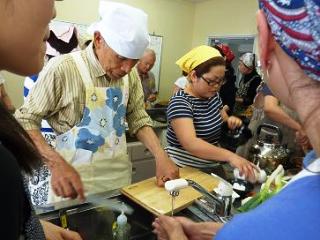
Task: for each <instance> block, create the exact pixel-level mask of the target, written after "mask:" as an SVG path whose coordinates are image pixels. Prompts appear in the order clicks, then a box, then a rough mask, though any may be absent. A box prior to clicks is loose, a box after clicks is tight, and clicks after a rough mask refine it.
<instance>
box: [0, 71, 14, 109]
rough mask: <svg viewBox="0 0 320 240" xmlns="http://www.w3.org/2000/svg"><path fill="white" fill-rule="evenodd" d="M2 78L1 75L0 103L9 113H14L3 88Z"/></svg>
mask: <svg viewBox="0 0 320 240" xmlns="http://www.w3.org/2000/svg"><path fill="white" fill-rule="evenodd" d="M4 81H5V80H4V77H3V75H2V74H0V102H1V103H2V104H3V105H4V107H5V108H7V110H8V111H9V112H10V113H14V111H15V110H16V109H15V107H14V105H13V104H12V101H11V98H10V97H9V95H8V93H7V91H6V89H5V87H4Z"/></svg>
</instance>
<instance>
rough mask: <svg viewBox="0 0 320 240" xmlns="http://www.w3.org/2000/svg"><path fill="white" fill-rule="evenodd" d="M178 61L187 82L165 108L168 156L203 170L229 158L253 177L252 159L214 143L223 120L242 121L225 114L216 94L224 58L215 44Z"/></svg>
mask: <svg viewBox="0 0 320 240" xmlns="http://www.w3.org/2000/svg"><path fill="white" fill-rule="evenodd" d="M177 64H178V65H179V66H180V68H181V69H182V70H183V71H185V72H186V73H188V76H187V78H188V80H189V84H187V86H186V87H185V89H181V90H179V91H178V92H177V93H176V94H175V95H174V96H173V97H172V98H171V100H170V103H169V106H168V109H167V115H168V122H169V125H168V133H167V141H168V147H167V148H166V151H167V152H168V154H169V156H170V157H171V158H172V159H173V160H174V161H175V163H176V164H177V165H178V166H180V167H184V166H191V167H195V168H198V169H201V170H203V171H205V172H211V171H213V172H215V171H219V170H221V168H220V169H219V167H218V166H217V163H219V162H228V163H229V164H231V166H233V167H235V168H238V169H239V170H240V172H241V173H243V174H245V176H247V177H250V176H251V177H252V176H253V174H254V173H253V164H252V163H251V162H249V161H247V160H246V159H244V158H242V157H239V156H237V155H236V154H234V153H233V152H230V151H228V150H226V149H223V148H220V147H219V146H218V145H217V144H218V140H219V138H220V131H221V124H222V122H224V121H225V122H227V123H228V126H229V127H230V128H235V127H238V126H240V125H241V120H240V119H238V118H236V117H232V116H231V117H229V116H228V115H227V114H226V112H225V111H224V109H223V108H222V102H221V99H220V97H219V94H218V91H219V89H220V87H221V86H222V84H223V83H224V74H225V69H226V68H225V60H224V58H223V57H222V56H221V54H220V52H219V51H218V50H217V49H215V48H212V47H209V46H199V47H196V48H194V49H192V50H191V51H190V52H188V53H187V54H185V55H184V56H183V57H181V58H180V59H179V60H178V61H177ZM217 167H218V170H217ZM216 173H217V174H219V172H216ZM221 174H223V172H222V173H221Z"/></svg>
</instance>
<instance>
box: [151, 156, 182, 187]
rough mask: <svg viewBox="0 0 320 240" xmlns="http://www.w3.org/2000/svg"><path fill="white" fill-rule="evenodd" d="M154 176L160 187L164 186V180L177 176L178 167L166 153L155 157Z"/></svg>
mask: <svg viewBox="0 0 320 240" xmlns="http://www.w3.org/2000/svg"><path fill="white" fill-rule="evenodd" d="M156 178H157V185H158V186H160V187H162V186H164V183H165V182H166V181H169V180H173V179H176V178H179V168H178V167H177V165H176V164H175V163H174V162H173V161H172V160H171V159H170V158H169V157H168V155H167V154H164V156H163V157H162V158H159V159H156Z"/></svg>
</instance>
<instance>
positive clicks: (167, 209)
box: [121, 167, 219, 216]
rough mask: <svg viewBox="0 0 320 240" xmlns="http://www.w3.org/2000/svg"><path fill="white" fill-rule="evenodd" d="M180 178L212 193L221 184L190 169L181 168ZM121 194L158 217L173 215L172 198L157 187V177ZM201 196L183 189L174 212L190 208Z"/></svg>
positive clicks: (127, 188)
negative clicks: (195, 183)
mask: <svg viewBox="0 0 320 240" xmlns="http://www.w3.org/2000/svg"><path fill="white" fill-rule="evenodd" d="M180 178H185V179H191V180H193V181H195V182H197V183H198V184H200V185H201V186H202V187H204V188H205V189H207V190H208V191H212V190H213V189H214V188H216V187H217V186H218V184H219V180H218V179H217V178H215V177H213V176H211V175H209V174H206V173H203V172H201V171H199V170H197V169H194V168H190V167H185V168H180ZM121 192H122V194H123V195H125V196H127V197H128V198H130V199H131V200H133V201H134V202H136V203H137V204H139V205H141V206H142V207H143V208H145V209H147V210H148V211H150V212H151V213H153V214H155V215H156V216H158V215H161V214H165V215H169V214H171V196H170V195H169V192H167V191H166V190H165V189H164V188H163V187H158V186H157V185H156V179H155V177H153V178H149V179H146V180H144V181H141V182H138V183H134V184H132V185H129V186H127V187H124V188H122V189H121ZM201 196H202V194H201V193H199V192H198V191H196V190H194V189H193V188H192V187H187V188H184V189H181V190H180V194H179V196H177V197H176V198H175V203H174V212H178V211H180V210H182V209H184V208H186V207H188V206H189V205H190V204H191V203H192V202H193V201H194V200H196V199H197V198H199V197H201Z"/></svg>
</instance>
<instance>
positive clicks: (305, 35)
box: [259, 0, 320, 81]
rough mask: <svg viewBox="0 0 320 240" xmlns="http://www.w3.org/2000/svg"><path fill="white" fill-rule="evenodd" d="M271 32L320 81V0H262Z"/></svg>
mask: <svg viewBox="0 0 320 240" xmlns="http://www.w3.org/2000/svg"><path fill="white" fill-rule="evenodd" d="M259 3H260V9H262V10H263V12H264V13H265V15H266V17H267V20H268V22H269V26H270V28H271V31H272V34H273V36H274V37H275V39H276V41H277V42H278V43H279V44H280V46H281V47H282V49H284V51H285V52H286V53H287V54H288V55H290V56H291V57H292V58H294V59H295V60H296V62H297V63H298V64H299V65H300V66H301V68H302V69H303V70H304V71H305V73H306V74H307V75H308V76H309V77H311V78H312V79H315V80H318V81H320V0H259Z"/></svg>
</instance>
